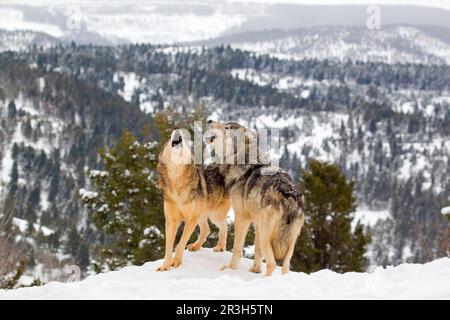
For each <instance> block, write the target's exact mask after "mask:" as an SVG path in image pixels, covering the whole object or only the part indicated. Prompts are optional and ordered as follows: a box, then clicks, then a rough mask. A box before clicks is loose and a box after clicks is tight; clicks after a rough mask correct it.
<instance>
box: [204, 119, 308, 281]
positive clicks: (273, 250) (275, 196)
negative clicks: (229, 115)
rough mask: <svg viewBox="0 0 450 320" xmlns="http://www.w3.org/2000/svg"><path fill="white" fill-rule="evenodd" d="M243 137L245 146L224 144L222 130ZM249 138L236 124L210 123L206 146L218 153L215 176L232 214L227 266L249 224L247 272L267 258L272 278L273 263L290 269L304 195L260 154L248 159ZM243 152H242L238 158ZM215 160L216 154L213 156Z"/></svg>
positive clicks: (233, 264) (234, 264) (235, 261)
mask: <svg viewBox="0 0 450 320" xmlns="http://www.w3.org/2000/svg"><path fill="white" fill-rule="evenodd" d="M230 130H240V132H243V133H244V137H245V138H244V139H243V141H244V143H245V148H239V146H236V143H235V142H234V143H232V144H231V145H230V144H228V145H227V142H226V141H225V140H226V136H227V132H228V131H230ZM252 139H254V136H253V135H252V134H251V133H250V132H249V131H248V130H247V129H246V128H245V127H243V126H241V125H239V124H237V123H227V124H221V123H217V122H210V124H209V130H208V133H207V134H206V135H205V142H206V143H207V144H209V145H211V146H212V147H213V148H214V149H215V150H220V151H219V154H218V156H219V158H222V159H221V160H222V161H221V165H220V173H221V174H222V175H223V177H224V179H225V188H226V189H227V190H228V192H229V194H230V198H231V205H232V207H233V210H234V212H235V222H234V228H235V239H234V246H233V256H232V259H231V261H230V263H229V265H228V266H226V267H229V268H231V269H236V267H237V264H238V262H239V259H240V257H241V255H242V250H243V246H244V241H245V236H246V234H247V231H248V228H249V225H250V224H251V223H253V224H254V226H255V261H254V265H253V267H252V268H251V269H250V271H252V272H256V273H259V272H261V262H262V259H263V257H265V258H266V267H267V268H266V276H270V275H272V273H273V271H274V269H275V267H276V261H277V260H278V261H282V273H283V274H285V273H287V272H288V271H289V264H290V260H291V258H292V254H293V251H294V247H295V242H296V240H297V238H298V235H299V234H300V231H301V228H302V226H303V223H304V214H303V197H302V195H301V193H300V191H299V188H298V187H297V186H296V185H295V183H294V181H293V180H292V179H291V177H290V176H289V175H288V174H287V173H286V172H284V171H283V170H281V169H280V168H279V167H276V166H273V165H271V164H270V163H268V162H267V160H266V159H264V155H262V154H261V152H260V151H259V150H257V152H256V157H255V159H253V160H255V161H251V159H250V157H249V153H250V152H249V148H250V146H251V144H252ZM242 152H245V154H244V155H242ZM216 156H217V155H216ZM230 157H231V158H234V160H236V159H239V158H240V159H242V158H244V159H245V163H244V164H239V163H237V164H236V163H234V164H232V163H231V164H230V163H228V162H227V158H230ZM226 267H224V268H226Z"/></svg>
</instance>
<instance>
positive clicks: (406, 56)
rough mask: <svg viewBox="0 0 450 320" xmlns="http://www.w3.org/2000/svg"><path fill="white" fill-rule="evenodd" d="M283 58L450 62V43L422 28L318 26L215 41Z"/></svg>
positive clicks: (213, 41) (243, 35) (251, 34)
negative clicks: (370, 28) (374, 29)
mask: <svg viewBox="0 0 450 320" xmlns="http://www.w3.org/2000/svg"><path fill="white" fill-rule="evenodd" d="M211 43H213V44H218V43H226V44H230V45H231V46H232V47H234V48H239V49H243V50H247V51H252V52H258V53H260V54H270V55H272V56H275V57H277V58H281V59H297V60H300V59H319V60H322V59H330V60H338V61H346V60H348V59H353V60H359V61H380V62H385V63H446V64H448V63H450V44H449V43H448V42H446V41H443V40H441V39H439V38H438V37H435V36H432V35H430V34H429V33H427V32H426V29H425V30H422V29H421V28H420V27H411V26H387V27H384V28H382V29H381V30H378V31H376V32H374V31H372V30H369V29H367V28H364V27H360V28H358V27H335V26H334V27H314V28H309V29H298V30H293V31H279V30H275V31H272V32H257V33H249V34H241V35H234V36H230V37H224V38H219V39H215V40H212V41H211Z"/></svg>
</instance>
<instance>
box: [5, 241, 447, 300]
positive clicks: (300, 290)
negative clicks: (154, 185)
mask: <svg viewBox="0 0 450 320" xmlns="http://www.w3.org/2000/svg"><path fill="white" fill-rule="evenodd" d="M229 258H230V253H229V252H225V253H214V252H212V251H211V250H207V249H203V250H201V251H200V252H194V253H192V252H185V259H184V264H183V265H182V266H181V267H180V268H178V269H173V270H172V271H169V272H163V273H160V272H155V269H156V268H157V267H158V266H159V265H160V264H161V261H154V262H149V263H146V264H145V265H144V266H142V267H126V268H123V269H122V270H120V271H115V272H110V273H105V274H99V275H94V276H90V277H88V278H87V279H85V280H83V281H81V282H76V283H66V284H64V283H56V282H53V283H49V284H47V285H45V286H42V287H33V288H24V289H16V290H11V291H0V300H1V299H450V286H449V283H450V258H442V259H439V260H435V261H433V262H430V263H427V264H425V265H420V264H402V265H400V266H398V267H392V268H388V269H382V268H381V267H380V268H377V269H375V270H374V271H373V272H372V273H353V272H352V273H346V274H337V273H334V272H332V271H329V270H322V271H319V272H316V273H313V274H310V275H307V274H305V273H295V272H291V273H289V274H288V275H286V276H281V274H280V270H277V272H276V273H275V275H274V276H273V277H272V278H264V277H263V276H262V275H255V274H251V273H249V272H248V271H247V268H248V267H249V266H250V265H251V260H247V259H245V260H244V261H242V263H241V265H240V268H239V269H238V270H236V271H231V270H227V271H224V272H221V271H219V268H220V267H221V266H223V265H224V264H225V263H226V262H227V261H228V259H229Z"/></svg>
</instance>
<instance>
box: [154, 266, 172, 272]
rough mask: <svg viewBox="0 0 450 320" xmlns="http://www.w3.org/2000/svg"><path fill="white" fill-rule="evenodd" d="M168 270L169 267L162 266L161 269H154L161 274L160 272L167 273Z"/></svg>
mask: <svg viewBox="0 0 450 320" xmlns="http://www.w3.org/2000/svg"><path fill="white" fill-rule="evenodd" d="M169 270H170V266H168V265H166V264H163V265H162V266H161V267H159V268H158V269H156V271H158V272H162V271H169Z"/></svg>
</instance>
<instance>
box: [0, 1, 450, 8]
mask: <svg viewBox="0 0 450 320" xmlns="http://www.w3.org/2000/svg"><path fill="white" fill-rule="evenodd" d="M166 1H167V0H166ZM169 1H171V0H169ZM169 1H168V2H169ZM172 1H173V0H172ZM175 1H177V0H175ZM219 1H220V0H219ZM222 1H225V2H255V3H297V4H314V5H319V4H334V5H339V4H353V5H367V4H380V5H417V6H427V7H436V8H442V9H447V10H450V0H426V1H425V0H222ZM89 2H97V3H98V2H104V3H106V4H107V3H117V2H119V3H122V4H125V3H126V2H144V3H145V2H160V3H164V2H165V1H163V0H156V1H155V0H148V1H145V0H128V1H127V0H0V4H6V3H16V4H17V3H21V4H25V3H26V4H29V5H43V4H46V5H48V4H51V3H54V4H61V3H71V4H73V3H89ZM178 2H184V3H189V2H192V3H201V2H217V0H185V1H182V0H178Z"/></svg>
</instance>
